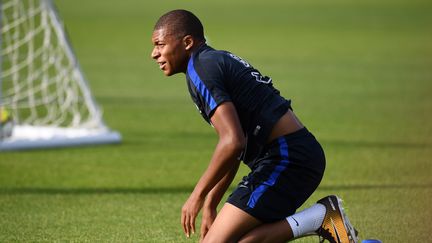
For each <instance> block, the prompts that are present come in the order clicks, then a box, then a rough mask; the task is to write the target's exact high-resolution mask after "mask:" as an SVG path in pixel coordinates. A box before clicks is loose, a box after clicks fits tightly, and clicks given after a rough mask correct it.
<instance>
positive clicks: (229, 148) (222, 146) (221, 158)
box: [193, 140, 242, 201]
mask: <svg viewBox="0 0 432 243" xmlns="http://www.w3.org/2000/svg"><path fill="white" fill-rule="evenodd" d="M241 149H242V146H241V145H237V144H233V143H232V142H230V141H225V140H219V143H218V144H217V146H216V149H215V152H214V153H213V156H212V159H211V161H210V164H209V166H208V167H207V169H206V171H205V172H204V174H203V175H202V176H201V178H200V180H199V181H198V183H197V185H196V186H195V189H194V191H193V194H194V196H197V197H201V198H204V197H206V196H207V195H208V194H209V192H210V191H211V190H212V189H215V190H214V191H212V192H211V194H210V196H211V197H215V199H217V198H218V197H222V196H223V193H224V192H225V191H226V188H227V187H228V186H229V184H230V183H231V181H232V179H233V177H234V175H235V173H236V172H237V169H238V166H239V161H238V159H237V157H238V155H239V154H240V152H241ZM216 185H217V186H216ZM221 194H222V195H221ZM219 201H220V199H219Z"/></svg>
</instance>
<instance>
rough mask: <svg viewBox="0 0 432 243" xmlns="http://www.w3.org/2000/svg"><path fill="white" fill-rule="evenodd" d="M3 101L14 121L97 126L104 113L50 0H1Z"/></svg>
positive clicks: (44, 124) (75, 126) (27, 123)
mask: <svg viewBox="0 0 432 243" xmlns="http://www.w3.org/2000/svg"><path fill="white" fill-rule="evenodd" d="M0 6H1V42H2V43H1V62H2V63H1V71H0V82H1V83H0V84H1V93H0V102H1V103H0V105H1V107H3V108H4V109H8V110H9V112H10V113H11V117H12V119H13V120H14V123H15V124H18V125H31V126H54V127H72V128H77V127H98V126H101V123H102V120H101V114H100V112H99V109H97V107H96V105H95V103H94V101H93V100H92V96H91V94H90V90H89V88H88V87H87V85H86V83H85V81H84V78H83V77H82V73H81V71H80V69H79V66H78V63H77V61H76V59H75V56H74V55H73V53H72V51H71V48H70V45H69V44H68V41H67V38H66V36H65V32H64V31H63V26H62V23H61V22H60V19H59V18H58V15H57V13H56V11H55V9H54V8H53V5H52V3H51V1H47V0H2V1H1V2H0Z"/></svg>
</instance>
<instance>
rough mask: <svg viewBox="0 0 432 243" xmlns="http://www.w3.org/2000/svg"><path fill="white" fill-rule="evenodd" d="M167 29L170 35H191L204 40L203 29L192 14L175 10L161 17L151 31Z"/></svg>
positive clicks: (182, 10)
mask: <svg viewBox="0 0 432 243" xmlns="http://www.w3.org/2000/svg"><path fill="white" fill-rule="evenodd" d="M166 27H167V28H168V30H169V31H170V32H171V33H170V34H173V35H176V36H178V37H184V36H186V35H191V36H193V37H195V38H197V39H199V40H205V37H204V27H203V25H202V24H201V21H200V20H199V19H198V17H197V16H195V15H194V14H193V13H192V12H190V11H187V10H184V9H176V10H172V11H169V12H167V13H166V14H164V15H162V16H161V17H160V18H159V20H158V21H157V22H156V24H155V26H154V29H153V30H158V29H162V28H166Z"/></svg>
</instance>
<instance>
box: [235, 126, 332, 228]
mask: <svg viewBox="0 0 432 243" xmlns="http://www.w3.org/2000/svg"><path fill="white" fill-rule="evenodd" d="M324 169H325V157H324V152H323V150H322V148H321V145H320V144H319V143H318V141H317V140H316V139H315V137H314V136H313V135H312V134H311V133H310V132H309V131H308V130H307V129H306V128H303V129H300V130H299V131H296V132H294V133H292V134H289V135H286V136H282V137H279V138H277V139H275V140H274V141H272V142H270V143H269V144H268V145H267V146H266V147H265V148H264V151H263V152H262V153H261V156H260V158H258V160H257V162H256V163H254V165H253V167H252V168H251V170H252V171H251V173H249V175H248V176H245V177H244V178H243V180H242V181H241V182H240V183H239V185H238V186H237V188H236V189H235V190H234V192H233V193H232V194H231V195H230V196H229V198H228V200H227V202H228V203H230V204H232V205H234V206H236V207H238V208H240V209H241V210H243V211H245V212H246V213H248V214H250V215H252V216H253V217H255V218H256V219H258V220H260V221H261V222H263V223H270V222H275V221H278V220H281V219H284V218H286V217H288V216H290V215H292V214H294V213H295V211H296V210H297V208H299V207H300V206H301V205H302V204H303V203H304V202H305V201H306V200H307V199H308V198H309V196H310V195H311V194H312V193H313V192H314V191H315V189H316V188H317V187H318V185H319V183H320V182H321V179H322V176H323V174H324Z"/></svg>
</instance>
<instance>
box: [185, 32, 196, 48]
mask: <svg viewBox="0 0 432 243" xmlns="http://www.w3.org/2000/svg"><path fill="white" fill-rule="evenodd" d="M194 43H195V42H194V39H193V37H192V36H191V35H186V36H185V37H183V45H184V47H185V50H186V51H189V50H190V49H192V47H193V46H194Z"/></svg>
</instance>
